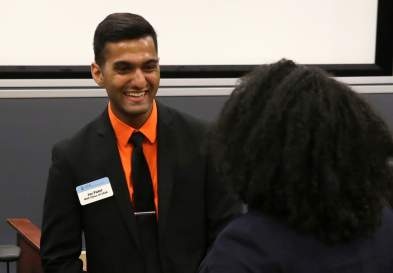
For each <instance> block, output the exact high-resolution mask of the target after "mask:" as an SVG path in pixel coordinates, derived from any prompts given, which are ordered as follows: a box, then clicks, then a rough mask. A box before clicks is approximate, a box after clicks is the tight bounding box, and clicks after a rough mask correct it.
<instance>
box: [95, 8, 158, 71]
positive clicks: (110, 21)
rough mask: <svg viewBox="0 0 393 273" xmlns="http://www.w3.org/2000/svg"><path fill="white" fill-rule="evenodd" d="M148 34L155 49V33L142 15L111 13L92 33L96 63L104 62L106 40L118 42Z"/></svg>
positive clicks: (101, 63)
mask: <svg viewBox="0 0 393 273" xmlns="http://www.w3.org/2000/svg"><path fill="white" fill-rule="evenodd" d="M147 36H150V37H152V39H153V41H154V45H155V48H156V51H158V46H157V34H156V32H155V30H154V28H153V27H152V25H151V24H150V23H149V22H148V21H147V20H146V19H145V18H143V17H142V16H140V15H137V14H132V13H112V14H110V15H108V16H107V17H106V18H105V19H104V20H103V21H102V22H101V23H100V24H99V25H98V26H97V28H96V31H95V33H94V56H95V62H96V63H97V64H98V65H103V64H104V62H105V45H106V43H107V42H119V41H123V40H128V39H138V38H143V37H147Z"/></svg>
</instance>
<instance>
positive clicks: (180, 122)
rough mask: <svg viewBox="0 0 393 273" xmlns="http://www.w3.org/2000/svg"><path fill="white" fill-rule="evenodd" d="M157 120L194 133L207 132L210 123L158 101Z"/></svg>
mask: <svg viewBox="0 0 393 273" xmlns="http://www.w3.org/2000/svg"><path fill="white" fill-rule="evenodd" d="M157 105H158V120H159V122H162V123H165V125H167V126H171V127H174V128H175V129H181V130H182V131H183V130H187V131H190V132H195V133H201V132H202V133H205V132H207V130H208V128H209V127H210V124H209V123H208V122H206V121H204V120H201V119H199V118H197V117H194V116H192V115H190V114H187V113H184V112H182V111H179V110H177V109H174V108H172V107H169V106H166V105H164V104H161V103H158V104H157Z"/></svg>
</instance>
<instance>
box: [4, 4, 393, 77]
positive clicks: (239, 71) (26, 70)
mask: <svg viewBox="0 0 393 273" xmlns="http://www.w3.org/2000/svg"><path fill="white" fill-rule="evenodd" d="M392 14H393V1H392V0H379V1H378V15H377V40H376V54H375V56H376V57H375V64H313V65H312V66H318V67H321V68H322V69H325V70H327V71H328V72H329V73H331V74H332V75H334V76H338V77H345V76H391V75H393V16H391V15H392ZM254 67H256V65H163V66H161V77H162V78H238V77H241V76H242V75H244V74H245V73H247V72H249V71H250V70H251V69H253V68H254ZM86 78H91V75H90V67H89V66H0V79H86Z"/></svg>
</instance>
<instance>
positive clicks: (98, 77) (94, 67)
mask: <svg viewBox="0 0 393 273" xmlns="http://www.w3.org/2000/svg"><path fill="white" fill-rule="evenodd" d="M90 72H91V76H92V77H93V79H94V81H95V82H96V83H97V84H98V86H99V87H103V86H104V77H103V75H102V70H101V67H100V66H99V65H98V64H96V63H92V64H91V66H90Z"/></svg>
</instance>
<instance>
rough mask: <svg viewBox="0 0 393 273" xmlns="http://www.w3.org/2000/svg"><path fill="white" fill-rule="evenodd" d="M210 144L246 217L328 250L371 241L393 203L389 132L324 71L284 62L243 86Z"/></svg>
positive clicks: (267, 67) (253, 76) (248, 78)
mask: <svg viewBox="0 0 393 273" xmlns="http://www.w3.org/2000/svg"><path fill="white" fill-rule="evenodd" d="M212 143H213V149H214V153H215V154H216V163H217V167H218V169H219V171H220V173H221V175H222V176H224V178H225V179H226V181H228V182H229V183H230V185H231V186H232V188H233V189H234V191H235V192H236V193H237V194H238V195H239V197H240V198H241V199H242V200H243V201H244V202H245V203H247V204H248V206H249V208H251V209H257V210H259V211H262V212H263V213H264V214H266V215H269V216H271V217H273V218H275V219H277V220H279V221H281V222H284V223H285V224H287V225H289V226H290V227H292V228H294V229H295V230H298V231H301V232H304V233H311V234H314V235H315V236H316V237H317V238H319V239H320V240H321V241H324V242H327V243H335V242H342V241H348V240H352V239H355V238H360V237H366V236H368V235H370V234H372V233H373V232H374V231H375V229H376V228H377V227H378V226H379V225H380V222H381V215H382V209H383V207H384V206H386V205H388V204H389V203H391V200H392V189H393V182H392V181H393V180H392V173H391V170H390V168H389V166H388V164H387V161H388V158H389V156H390V155H391V154H392V147H393V142H392V138H391V135H390V132H389V129H388V128H387V126H386V124H385V123H384V122H383V120H382V119H381V118H380V117H378V116H377V115H376V114H375V113H374V112H373V110H372V109H371V108H370V106H369V105H368V104H367V103H366V102H365V101H364V100H363V99H361V98H360V97H359V96H358V95H357V94H356V93H355V92H354V91H352V90H351V89H350V88H349V87H348V86H347V85H345V84H343V83H340V82H338V81H336V80H335V79H333V78H331V77H330V76H329V75H328V74H327V73H325V72H324V71H322V70H320V69H317V68H313V67H307V66H303V65H297V64H295V63H294V62H292V61H289V60H281V61H279V62H277V63H273V64H269V65H262V66H260V67H258V68H257V69H255V70H254V71H252V72H251V73H250V74H248V75H246V76H245V77H243V78H242V79H241V81H240V84H239V85H238V86H237V87H236V88H235V89H234V91H233V93H232V94H231V96H230V98H229V99H228V101H227V102H226V104H225V106H224V108H223V110H222V112H221V115H220V117H219V119H218V121H217V124H216V127H215V129H214V130H213V142H212Z"/></svg>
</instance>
